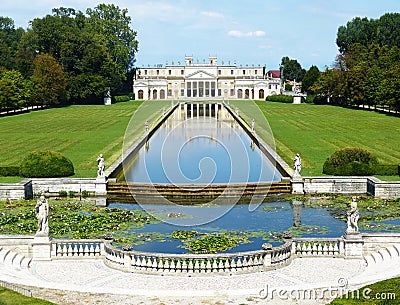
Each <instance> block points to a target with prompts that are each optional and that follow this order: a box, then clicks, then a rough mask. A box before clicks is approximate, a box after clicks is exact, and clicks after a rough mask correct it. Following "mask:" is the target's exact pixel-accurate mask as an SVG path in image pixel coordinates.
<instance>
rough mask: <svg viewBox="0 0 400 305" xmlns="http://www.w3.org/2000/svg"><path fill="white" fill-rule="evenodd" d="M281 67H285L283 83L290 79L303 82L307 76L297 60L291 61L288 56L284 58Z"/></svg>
mask: <svg viewBox="0 0 400 305" xmlns="http://www.w3.org/2000/svg"><path fill="white" fill-rule="evenodd" d="M281 67H283V68H282V70H283V71H282V72H283V78H284V79H283V81H285V80H288V79H290V80H296V81H298V82H301V81H302V80H303V77H304V75H305V74H306V70H305V69H303V68H302V67H301V64H300V63H299V62H298V61H297V60H296V59H290V58H289V57H287V56H285V57H282V61H281Z"/></svg>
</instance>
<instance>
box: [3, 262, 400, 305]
mask: <svg viewBox="0 0 400 305" xmlns="http://www.w3.org/2000/svg"><path fill="white" fill-rule="evenodd" d="M399 275H400V259H392V260H389V261H387V262H382V263H380V264H376V265H371V266H366V265H365V263H364V260H360V259H347V260H346V259H342V258H335V259H329V258H302V259H296V260H294V261H293V262H292V263H291V264H290V265H289V266H287V267H284V268H282V269H278V270H274V271H268V272H258V273H252V274H242V275H232V276H222V275H215V276H192V277H189V276H174V275H168V276H161V275H142V274H133V273H125V272H121V271H117V270H113V269H110V268H108V267H107V266H105V265H104V264H103V262H102V261H101V260H78V261H76V260H74V261H72V260H70V261H66V260H63V261H51V262H32V263H31V266H30V268H29V269H25V270H19V271H17V270H15V269H11V268H9V267H7V266H4V265H0V280H3V281H6V282H9V283H14V284H17V285H20V286H23V287H29V288H30V289H31V290H33V296H34V297H41V298H45V299H48V300H50V301H52V302H55V303H57V304H221V305H222V304H267V303H268V304H326V303H327V302H329V299H330V298H332V296H335V295H337V293H343V292H346V291H347V290H348V289H357V288H359V287H362V286H364V285H365V284H369V283H372V282H376V281H379V280H382V279H385V278H390V277H395V276H399ZM305 290H307V291H305ZM311 291H312V292H313V293H311ZM323 293H324V296H322V294H323ZM310 295H311V297H310Z"/></svg>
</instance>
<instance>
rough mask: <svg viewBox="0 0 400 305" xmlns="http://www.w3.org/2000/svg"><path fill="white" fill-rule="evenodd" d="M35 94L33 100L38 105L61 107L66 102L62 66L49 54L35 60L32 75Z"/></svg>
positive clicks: (65, 84) (41, 55)
mask: <svg viewBox="0 0 400 305" xmlns="http://www.w3.org/2000/svg"><path fill="white" fill-rule="evenodd" d="M31 79H32V82H33V84H34V93H33V95H32V100H33V102H34V103H35V104H37V105H59V104H61V103H63V102H65V100H66V92H67V91H66V86H67V83H66V80H65V76H64V71H63V70H62V68H61V65H60V64H59V63H58V62H57V61H56V60H55V59H54V58H53V57H52V56H51V55H49V54H40V55H39V56H37V57H36V58H35V61H34V70H33V75H32V78H31Z"/></svg>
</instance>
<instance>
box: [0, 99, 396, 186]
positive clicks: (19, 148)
mask: <svg viewBox="0 0 400 305" xmlns="http://www.w3.org/2000/svg"><path fill="white" fill-rule="evenodd" d="M230 103H231V106H232V108H233V109H234V108H235V107H236V106H237V107H238V108H239V109H240V111H239V114H240V116H242V118H243V119H245V120H246V121H247V123H248V124H249V125H250V122H251V119H252V118H254V119H255V121H256V124H255V127H256V132H257V134H259V135H260V136H261V137H262V138H263V139H264V140H265V141H266V142H267V143H268V144H270V145H271V146H272V147H273V148H274V147H275V146H276V150H277V152H278V153H279V154H280V155H281V156H282V158H283V159H284V160H285V161H286V162H287V163H288V164H289V165H292V163H293V158H294V156H295V154H296V153H300V155H301V157H302V160H303V171H302V174H303V175H321V174H322V165H323V163H324V161H325V160H326V158H327V157H328V156H329V155H330V154H332V153H333V152H334V151H335V150H337V149H339V148H343V147H350V146H353V147H362V148H365V149H367V150H369V151H371V152H373V153H374V154H376V156H377V157H378V158H379V160H380V162H381V163H384V164H400V151H399V147H400V118H397V117H392V116H387V115H385V114H379V113H375V112H370V111H365V110H353V109H345V108H340V107H334V106H327V105H309V104H301V105H293V104H283V103H272V102H263V101H257V102H253V101H250V100H246V101H231V102H230ZM170 105H171V102H170V101H156V102H155V101H145V102H140V101H131V102H127V103H118V104H114V105H110V106H104V105H98V106H93V105H88V106H70V107H65V108H57V109H46V110H42V111H36V112H31V113H26V114H20V115H16V116H10V117H2V118H0V166H8V165H18V164H19V163H20V162H21V160H22V159H23V158H24V156H25V155H27V154H28V153H29V152H30V151H32V150H38V149H50V150H56V151H59V152H61V153H63V154H65V155H66V156H67V157H68V158H70V159H71V160H72V162H73V164H74V166H75V172H76V174H75V176H76V177H94V176H95V175H96V170H97V166H96V158H97V156H98V154H99V153H103V155H104V156H105V161H106V167H107V166H109V165H111V164H112V163H113V162H114V161H115V160H116V159H117V158H118V156H120V155H121V148H122V143H123V141H124V135H125V131H126V129H127V126H129V135H130V137H129V142H130V143H133V142H135V141H136V140H137V139H139V137H140V136H141V135H143V134H144V122H145V120H146V119H148V120H149V122H150V124H153V123H154V122H156V120H157V119H158V118H159V117H160V115H161V112H162V108H163V107H165V108H166V109H168V108H169V107H170ZM133 114H134V117H133V119H132V120H131V118H132V116H133ZM130 121H131V122H130ZM129 122H130V123H129ZM274 144H275V145H274ZM381 178H388V179H390V180H394V179H398V178H399V177H381ZM19 180H20V178H18V177H0V183H1V182H16V181H19Z"/></svg>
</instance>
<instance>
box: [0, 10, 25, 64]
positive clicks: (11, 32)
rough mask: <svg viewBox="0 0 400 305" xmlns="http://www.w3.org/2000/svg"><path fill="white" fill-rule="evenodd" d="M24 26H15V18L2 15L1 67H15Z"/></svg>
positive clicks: (0, 27) (0, 20)
mask: <svg viewBox="0 0 400 305" xmlns="http://www.w3.org/2000/svg"><path fill="white" fill-rule="evenodd" d="M23 33H24V30H23V29H22V28H18V29H16V28H15V24H14V20H12V19H11V18H9V17H0V67H3V68H6V69H8V70H12V69H15V68H16V67H15V62H16V59H17V49H18V44H19V41H20V39H21V36H22V35H23Z"/></svg>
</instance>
